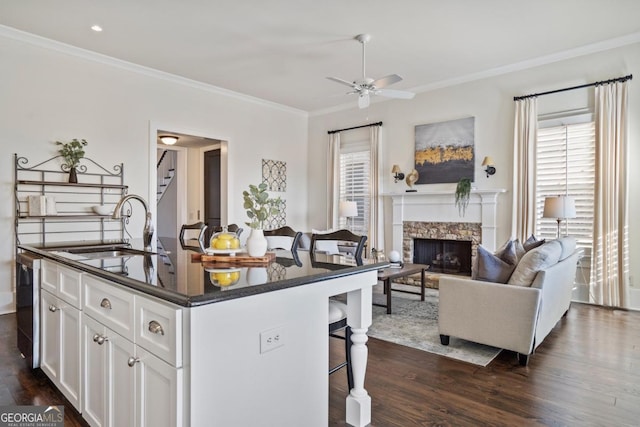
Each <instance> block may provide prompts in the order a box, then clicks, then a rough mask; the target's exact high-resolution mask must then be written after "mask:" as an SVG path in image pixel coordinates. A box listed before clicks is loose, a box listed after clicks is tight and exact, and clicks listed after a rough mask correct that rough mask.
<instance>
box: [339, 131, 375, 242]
mask: <svg viewBox="0 0 640 427" xmlns="http://www.w3.org/2000/svg"><path fill="white" fill-rule="evenodd" d="M369 150H370V148H369V143H368V141H357V142H351V143H343V145H342V146H341V148H340V197H339V199H340V200H349V201H354V202H356V203H357V204H358V216H357V217H353V218H339V219H338V224H339V225H340V228H349V229H350V230H351V231H352V232H354V233H355V234H362V235H367V234H368V233H367V230H368V224H369V212H370V206H369V204H370V197H369V179H370V177H371V165H370V157H371V156H370V153H369Z"/></svg>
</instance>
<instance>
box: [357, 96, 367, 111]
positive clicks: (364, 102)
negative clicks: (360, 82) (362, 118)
mask: <svg viewBox="0 0 640 427" xmlns="http://www.w3.org/2000/svg"><path fill="white" fill-rule="evenodd" d="M368 106H369V93H363V94H360V96H359V97H358V107H360V108H367V107H368Z"/></svg>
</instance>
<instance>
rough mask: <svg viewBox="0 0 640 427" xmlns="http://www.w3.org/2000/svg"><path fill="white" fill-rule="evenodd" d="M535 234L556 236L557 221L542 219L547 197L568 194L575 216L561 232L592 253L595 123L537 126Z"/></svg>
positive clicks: (552, 237)
mask: <svg viewBox="0 0 640 427" xmlns="http://www.w3.org/2000/svg"><path fill="white" fill-rule="evenodd" d="M536 155H537V159H536V162H537V164H536V168H537V172H536V179H537V182H536V211H537V218H538V220H537V223H536V236H538V237H541V238H546V239H555V238H556V236H557V221H556V220H555V219H553V218H543V217H542V214H543V209H544V199H545V197H547V196H558V195H569V196H571V197H573V198H574V200H575V203H576V214H577V217H576V218H570V219H566V220H563V221H562V226H561V235H564V234H568V235H570V236H573V237H575V238H576V240H577V243H578V247H581V248H584V249H585V255H587V256H589V255H590V254H591V246H592V236H593V214H594V202H593V199H594V185H595V183H594V177H595V123H594V122H593V121H590V122H588V123H579V124H570V125H564V126H553V127H548V128H539V129H538V138H537V149H536Z"/></svg>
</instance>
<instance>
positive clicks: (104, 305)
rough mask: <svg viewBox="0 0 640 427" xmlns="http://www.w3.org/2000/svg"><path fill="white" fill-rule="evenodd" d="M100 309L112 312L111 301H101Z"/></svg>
mask: <svg viewBox="0 0 640 427" xmlns="http://www.w3.org/2000/svg"><path fill="white" fill-rule="evenodd" d="M100 307H102V308H106V309H108V310H111V301H109V300H108V299H107V298H102V301H100Z"/></svg>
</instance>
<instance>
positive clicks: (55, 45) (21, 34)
mask: <svg viewBox="0 0 640 427" xmlns="http://www.w3.org/2000/svg"><path fill="white" fill-rule="evenodd" d="M0 36H1V37H5V38H7V39H12V40H16V41H19V42H22V43H27V44H30V45H32V46H37V47H40V48H43V49H48V50H52V51H55V52H59V53H63V54H66V55H71V56H75V57H78V58H82V59H86V60H88V61H93V62H97V63H100V64H103V65H108V66H111V67H115V68H119V69H121V70H126V71H130V72H132V73H137V74H141V75H144V76H147V77H152V78H156V79H159V80H164V81H168V82H171V83H176V84H179V85H183V86H188V87H190V88H193V89H198V90H201V91H204V92H209V93H214V94H216V95H221V96H226V97H229V98H234V99H237V100H240V101H245V102H250V103H252V104H256V105H260V106H263V107H268V108H273V109H276V110H280V111H284V112H287V113H293V114H296V115H299V116H302V117H305V118H306V117H308V113H307V112H306V111H303V110H300V109H297V108H293V107H289V106H286V105H282V104H278V103H276V102H272V101H267V100H265V99H262V98H257V97H254V96H250V95H245V94H243V93H240V92H235V91H232V90H229V89H224V88H221V87H218V86H214V85H210V84H206V83H202V82H199V81H196V80H192V79H188V78H186V77H181V76H178V75H175V74H171V73H167V72H164V71H160V70H156V69H154V68H150V67H145V66H143V65H138V64H135V63H133V62H128V61H123V60H121V59H117V58H113V57H111V56H107V55H103V54H101V53H97V52H93V51H90V50H87V49H82V48H79V47H76V46H72V45H69V44H66V43H62V42H58V41H55V40H52V39H48V38H46V37H41V36H38V35H35V34H32V33H28V32H25V31H21V30H18V29H15V28H12V27H7V26H6V25H0Z"/></svg>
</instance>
